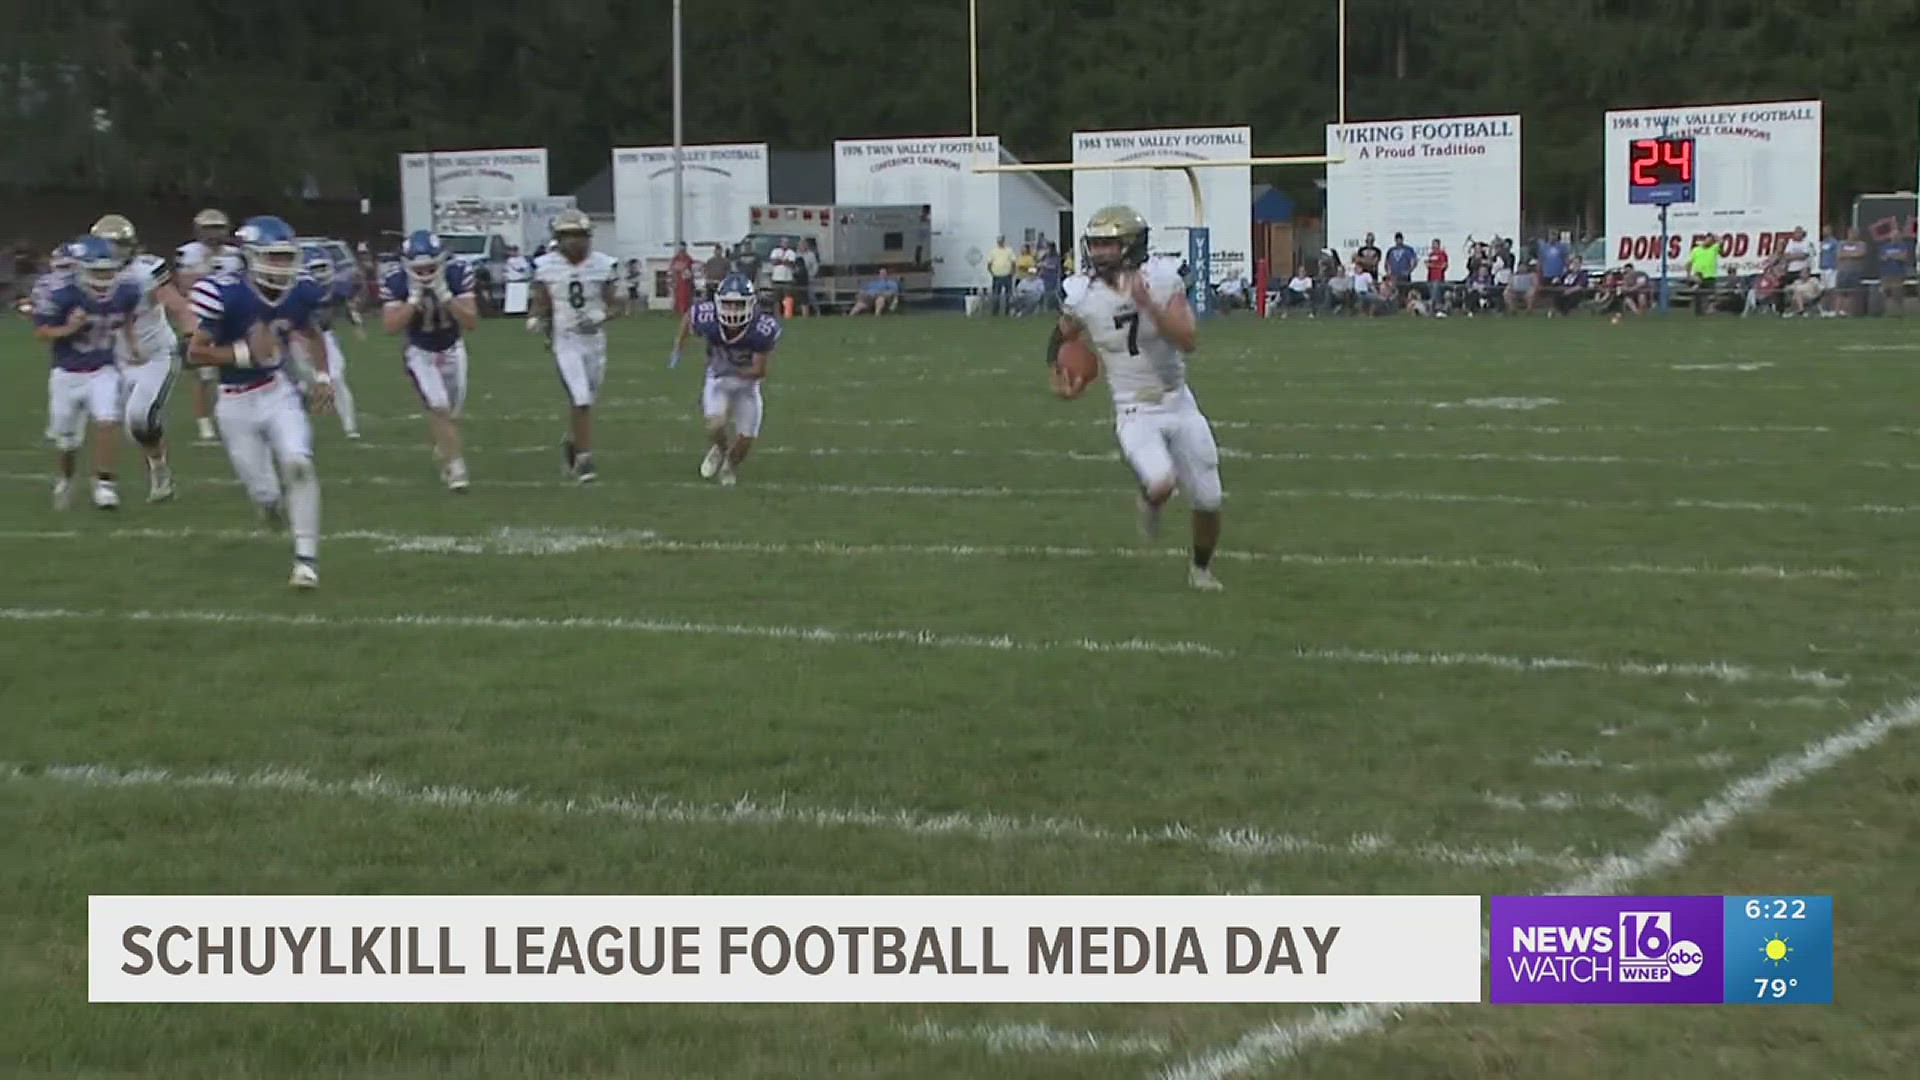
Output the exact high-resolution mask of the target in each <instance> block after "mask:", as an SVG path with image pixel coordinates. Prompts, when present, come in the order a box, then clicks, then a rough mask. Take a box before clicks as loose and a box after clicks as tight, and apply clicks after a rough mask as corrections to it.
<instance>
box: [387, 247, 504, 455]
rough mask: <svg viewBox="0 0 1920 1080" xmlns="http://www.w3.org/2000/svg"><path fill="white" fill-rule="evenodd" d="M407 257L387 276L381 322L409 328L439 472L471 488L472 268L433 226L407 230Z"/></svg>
mask: <svg viewBox="0 0 1920 1080" xmlns="http://www.w3.org/2000/svg"><path fill="white" fill-rule="evenodd" d="M400 259H401V261H400V265H398V266H395V267H394V268H393V269H392V270H390V271H388V272H387V274H386V275H385V276H384V277H382V278H381V280H380V324H381V325H382V326H384V327H386V329H387V332H388V333H390V334H399V333H404V334H406V338H407V344H406V349H405V357H406V368H407V378H409V379H411V380H413V389H414V392H416V393H418V394H419V395H420V404H421V405H422V406H423V407H425V409H426V410H427V429H428V431H429V432H430V433H431V434H432V436H433V450H434V456H435V457H437V458H439V460H440V478H441V479H442V480H444V481H445V482H446V485H447V488H448V489H449V490H451V491H456V492H459V491H465V490H467V460H466V457H465V455H464V453H463V452H462V450H461V447H460V407H461V405H462V404H464V403H465V402H466V399H467V344H466V342H465V341H462V340H461V334H462V333H463V332H465V331H468V330H471V329H473V328H474V327H475V326H477V325H478V324H479V322H480V309H479V307H478V306H477V304H478V301H477V300H476V299H475V298H474V291H473V276H472V275H471V274H470V273H469V272H468V270H467V267H466V266H464V265H463V264H461V263H458V262H448V261H447V253H446V248H445V247H443V246H442V245H441V243H440V238H439V237H438V236H435V235H434V234H433V233H432V232H429V231H428V230H426V229H420V230H417V231H415V232H413V233H412V234H410V235H409V236H408V237H407V242H406V244H405V246H403V247H402V248H401V251H400Z"/></svg>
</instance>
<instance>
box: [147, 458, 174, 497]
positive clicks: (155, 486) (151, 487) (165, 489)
mask: <svg viewBox="0 0 1920 1080" xmlns="http://www.w3.org/2000/svg"><path fill="white" fill-rule="evenodd" d="M171 498H173V467H172V466H170V465H167V464H165V463H164V462H163V463H161V464H159V465H152V466H149V467H148V468H147V501H148V502H150V503H157V502H166V501H167V500H168V499H171Z"/></svg>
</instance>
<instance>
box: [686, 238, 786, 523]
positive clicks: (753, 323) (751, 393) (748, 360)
mask: <svg viewBox="0 0 1920 1080" xmlns="http://www.w3.org/2000/svg"><path fill="white" fill-rule="evenodd" d="M689 333H693V334H698V335H700V337H702V338H704V339H706V343H707V381H706V385H705V387H704V388H703V389H702V390H701V392H700V413H701V415H702V417H704V418H705V421H706V427H707V441H708V442H709V443H710V444H711V445H710V446H709V447H708V449H707V456H706V457H705V458H702V459H701V461H700V475H701V476H702V477H703V478H705V479H708V480H711V479H713V477H714V476H715V474H718V475H719V477H720V484H721V486H722V487H732V486H733V485H734V482H735V479H736V474H737V473H738V471H739V469H740V463H741V462H743V461H745V460H746V459H747V452H748V451H750V450H752V449H753V440H754V439H755V438H757V437H758V436H759V434H760V416H761V402H760V384H761V382H763V381H764V380H765V379H766V377H767V360H768V359H769V358H771V357H772V356H773V350H774V346H776V345H778V344H779V342H780V320H779V319H778V318H776V317H774V315H773V314H772V313H770V312H769V313H762V312H759V311H756V310H755V304H754V296H753V283H752V282H750V281H748V280H747V278H746V276H745V275H743V274H728V275H727V276H726V277H725V278H724V279H722V280H721V282H720V287H719V288H717V289H715V290H714V296H713V299H711V300H702V301H701V302H700V303H697V304H695V305H693V307H692V308H691V309H689V310H688V311H687V317H686V318H685V319H682V320H681V321H680V336H679V337H677V338H675V339H674V342H673V359H672V361H671V364H673V365H677V364H678V363H679V362H680V347H681V346H682V345H683V344H685V343H686V340H687V335H688V334H689Z"/></svg>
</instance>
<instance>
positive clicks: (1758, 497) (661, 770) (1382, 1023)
mask: <svg viewBox="0 0 1920 1080" xmlns="http://www.w3.org/2000/svg"><path fill="white" fill-rule="evenodd" d="M1913 326H1914V324H1912V323H1908V322H1900V321H1881V322H1865V321H1829V322H1778V321H1773V320H1752V321H1730V320H1708V321H1695V320H1692V319H1688V318H1677V319H1672V320H1668V321H1664V322H1662V321H1646V322H1637V323H1630V324H1627V325H1623V326H1618V327H1614V326H1608V325H1606V324H1605V323H1604V322H1601V321H1598V320H1575V321H1567V322H1561V321H1552V322H1549V321H1546V320H1514V321H1495V322H1488V321H1476V322H1469V321H1465V320H1455V321H1452V322H1444V323H1435V322H1425V321H1421V322H1413V321H1380V322H1353V321H1331V322H1329V321H1321V322H1311V323H1309V322H1298V321H1291V322H1287V323H1284V324H1283V323H1279V322H1273V323H1267V324H1264V325H1261V324H1256V323H1254V322H1251V321H1247V320H1244V319H1242V320H1238V321H1234V320H1226V321H1219V322H1215V323H1211V324H1209V325H1208V326H1207V327H1206V328H1205V334H1204V341H1203V344H1202V352H1201V355H1200V356H1198V357H1197V358H1196V360H1195V362H1194V365H1193V369H1194V370H1193V381H1194V385H1195V388H1196V391H1197V393H1198V395H1199V397H1200V401H1201V403H1202V405H1203V407H1204V408H1205V409H1206V410H1207V412H1208V413H1209V414H1210V415H1211V417H1212V418H1213V420H1214V421H1215V424H1216V431H1217V435H1218V438H1219V441H1220V444H1221V446H1222V450H1223V462H1222V465H1223V472H1224V477H1225V481H1226V486H1227V490H1228V504H1227V519H1226V537H1225V542H1224V551H1223V555H1222V557H1221V559H1220V561H1219V563H1218V571H1219V573H1220V576H1221V577H1222V579H1223V580H1224V581H1225V583H1226V585H1227V591H1226V592H1225V593H1224V594H1219V595H1201V594H1197V593H1193V592H1190V591H1188V590H1187V589H1186V587H1185V582H1184V573H1183V569H1182V558H1181V551H1180V550H1179V548H1180V546H1181V541H1182V536H1181V533H1182V532H1183V531H1184V523H1183V522H1182V521H1181V519H1180V518H1179V517H1174V518H1171V519H1170V521H1169V524H1170V525H1171V526H1172V527H1171V528H1170V529H1169V530H1168V533H1167V536H1166V538H1165V540H1164V543H1165V545H1166V546H1165V547H1164V548H1163V549H1160V550H1146V549H1143V548H1142V547H1141V546H1140V545H1139V542H1138V541H1137V540H1136V539H1135V537H1134V535H1133V531H1132V530H1133V507H1132V495H1131V486H1130V482H1129V478H1128V476H1127V474H1126V472H1125V470H1124V469H1123V467H1122V466H1121V465H1120V464H1119V463H1118V461H1117V459H1116V458H1115V455H1114V452H1113V444H1112V437H1111V431H1110V424H1109V420H1108V406H1107V405H1106V404H1105V403H1104V402H1103V401H1101V400H1096V398H1099V397H1100V396H1101V395H1099V394H1098V393H1095V394H1090V395H1089V396H1088V398H1087V399H1086V400H1083V401H1079V402H1075V403H1070V404H1066V403H1060V402H1057V401H1054V400H1053V399H1052V398H1051V397H1049V396H1048V395H1047V394H1046V393H1045V391H1044V388H1043V379H1042V370H1041V364H1040V360H1039V356H1040V353H1041V351H1042V350H1041V344H1042V339H1043V338H1044V334H1045V330H1044V324H1041V323H1037V322H1013V323H1007V322H1001V323H987V322H982V321H962V320H960V319H957V318H937V317H925V318H920V317H909V318H901V319H897V320H891V321H888V320H859V321H851V322H850V321H846V320H834V321H819V322H796V323H793V324H791V325H790V326H789V328H788V331H787V334H786V337H785V339H784V341H783V343H782V346H781V350H780V353H779V355H778V356H777V357H776V359H775V362H774V365H773V378H772V380H770V382H769V383H768V385H767V389H766V397H767V422H766V428H765V432H764V441H763V444H762V452H761V453H760V454H759V455H758V456H756V457H755V458H754V459H753V460H752V461H750V462H749V463H748V467H747V469H746V470H745V471H744V472H743V474H742V481H741V484H740V486H739V487H737V488H735V489H732V490H722V489H720V488H718V487H715V486H712V485H710V484H706V483H703V482H701V481H700V480H699V479H698V478H697V476H696V472H695V466H696V464H697V462H698V459H699V456H700V451H701V445H700V441H699V436H698V425H697V418H696V412H697V400H698V391H699V382H700V375H699V371H698V365H697V363H689V364H683V365H682V366H681V368H680V369H679V370H677V371H668V370H666V368H665V363H664V361H665V356H666V352H667V347H668V344H669V342H670V339H671V335H672V329H673V328H672V325H671V323H669V322H668V321H665V320H660V319H647V320H638V321H634V322H628V323H622V324H618V325H617V326H616V327H615V333H614V338H613V359H612V363H611V364H610V368H609V374H608V380H607V385H606V387H605V390H604V395H605V399H606V400H605V403H604V404H605V407H604V408H603V409H602V410H601V412H600V417H599V441H600V452H599V454H598V455H597V456H598V460H599V465H600V469H601V475H602V482H601V483H600V484H599V485H598V486H595V487H592V488H576V487H574V486H572V485H570V484H567V483H564V482H562V480H561V479H560V477H559V454H558V451H557V449H556V444H557V442H558V438H559V435H560V432H561V423H560V416H561V409H560V406H561V400H560V395H559V393H558V390H557V387H556V385H555V380H554V377H553V374H552V372H551V368H550V366H549V362H548V361H547V360H546V359H545V358H544V356H543V353H542V351H541V349H540V348H539V346H538V344H537V342H536V341H535V339H533V338H531V337H529V336H528V335H526V334H525V333H523V332H521V331H520V330H519V328H518V326H517V324H509V323H489V324H487V325H486V326H484V327H483V328H482V331H481V332H480V333H479V334H478V335H477V337H476V338H475V340H474V341H473V343H472V346H471V350H472V355H473V375H472V379H473V387H474V389H473V395H474V396H473V397H472V399H471V400H470V402H469V413H470V416H469V419H468V421H467V431H468V437H469V440H470V445H471V452H470V462H471V465H472V468H473V475H474V484H475V488H474V491H473V492H472V494H471V495H469V496H468V497H466V498H464V499H463V498H457V497H454V496H451V495H449V494H448V493H446V492H445V491H444V490H442V489H441V488H440V487H439V486H438V483H437V478H436V475H435V471H434V466H433V462H432V460H431V458H430V456H429V454H428V452H427V450H426V448H425V434H426V433H425V427H424V424H423V422H422V421H420V420H419V419H418V418H417V417H416V416H415V415H413V414H415V413H416V412H417V405H416V402H415V400H414V398H413V396H412V392H411V390H410V388H409V386H408V384H407V381H406V379H405V377H404V376H403V374H402V372H401V370H400V366H399V362H398V359H397V355H396V352H397V350H396V349H395V348H394V346H393V345H392V343H391V342H390V341H388V340H384V339H379V338H376V339H374V340H371V341H366V342H361V341H357V340H355V339H354V338H353V336H352V335H351V334H346V335H344V342H343V343H344V344H345V346H346V348H347V350H348V352H349V355H350V356H351V358H352V365H351V378H352V384H353V387H354V390H355V393H356V395H357V396H358V397H359V399H360V402H361V409H362V411H363V413H364V414H365V417H364V421H363V427H364V429H365V431H366V433H367V438H366V440H365V442H364V444H361V445H353V444H349V443H347V442H346V441H344V440H343V439H342V438H341V436H340V432H339V429H338V425H337V423H335V422H333V421H332V420H331V419H321V420H319V421H318V422H317V424H316V426H317V429H318V436H317V442H318V446H319V455H320V457H319V467H320V470H321V476H322V482H323V486H324V490H325V529H326V532H327V533H328V538H327V540H326V541H325V543H324V546H323V550H322V561H321V566H322V575H323V587H322V589H321V590H320V591H319V592H318V593H315V594H311V595H295V594H293V593H292V592H290V591H289V590H288V589H287V588H286V586H285V578H286V572H287V569H288V564H289V561H290V560H289V550H288V546H287V543H286V541H285V539H284V538H283V537H280V536H271V535H267V534H264V533H260V532H257V531H256V530H255V528H254V523H253V518H252V516H251V512H250V508H249V507H248V506H247V505H246V502H245V500H244V498H243V497H242V496H241V494H240V493H239V490H238V489H237V488H236V487H235V486H234V485H233V484H232V483H231V482H230V477H231V473H230V470H229V468H228V465H227V463H226V460H225V457H224V454H223V453H222V452H221V451H219V450H217V449H203V448H193V447H187V446H181V447H179V448H177V450H176V454H175V457H176V467H177V472H178V474H179V476H180V477H181V480H182V490H181V496H180V498H179V499H178V500H176V501H175V502H173V503H171V504H168V505H163V506H157V507H150V506H148V505H146V504H144V503H143V502H141V501H140V500H141V497H142V496H143V495H144V486H143V484H142V483H141V481H140V479H139V477H138V475H137V474H138V469H137V467H136V468H134V469H123V476H125V477H126V480H125V481H124V482H123V494H124V495H125V496H126V497H127V506H126V508H125V509H123V510H122V511H120V512H119V513H118V514H116V515H108V514H102V513H98V512H95V511H92V510H81V509H75V510H71V511H68V512H66V513H56V512H54V511H53V510H52V509H51V508H50V503H49V500H48V498H47V485H46V477H47V470H48V468H49V457H50V454H49V452H48V451H46V450H45V448H44V447H43V445H42V440H41V438H40V432H41V430H42V429H43V427H44V425H45V418H44V400H45V391H44V380H45V377H44V374H43V372H44V370H45V364H44V361H43V360H42V358H41V354H40V350H39V348H38V347H37V346H35V345H34V344H33V343H32V341H31V340H30V339H29V337H28V335H27V333H26V332H25V329H24V327H23V325H21V323H20V321H19V320H17V319H15V320H9V321H8V323H7V325H5V326H4V327H0V359H3V360H4V364H3V365H0V380H3V382H0V388H3V391H4V392H3V393H0V403H4V404H0V432H4V433H5V434H4V435H3V436H0V475H3V476H4V483H0V562H3V563H4V566H5V570H4V576H3V577H0V581H3V582H4V584H3V585H0V642H3V643H4V646H3V649H0V654H3V655H4V656H5V657H6V661H5V664H4V667H0V702H4V707H0V714H3V715H4V718H3V719H0V763H3V764H0V832H3V833H4V839H3V840H0V854H3V855H4V857H3V858H0V908H4V909H5V910H7V911H8V912H10V913H11V916H10V917H9V918H8V920H7V921H8V922H9V924H10V925H11V926H12V929H11V930H10V931H8V932H7V933H6V934H5V935H4V939H0V940H4V945H0V1000H4V1001H5V1002H7V1003H8V1008H6V1009H5V1011H4V1013H3V1014H0V1047H4V1050H0V1074H4V1075H6V1076H9V1077H15V1076H17V1077H46V1078H54V1077H59V1078H74V1077H168V1078H175V1077H181V1078H189V1077H190V1078H200V1077H209V1078H239V1077H260V1078H270V1077H271V1078H283V1077H302V1078H323V1077H324V1078H336V1077H337V1078H347V1077H354V1078H361V1077H463V1078H464V1077H471V1078H496V1077H497V1078H507V1077H512V1078H527V1080H533V1078H551V1077H578V1078H602V1080H612V1078H634V1077H648V1078H652V1077H670V1078H713V1080H720V1078H727V1080H739V1078H748V1077H872V1078H880V1077H886V1078H906V1077H994V1078H995V1080H1026V1078H1035V1080H1037V1078H1042V1077H1045V1078H1094V1077H1099V1078H1108V1077H1143V1078H1144V1077H1148V1076H1173V1077H1180V1078H1182V1080H1215V1078H1217V1077H1225V1076H1267V1077H1366V1078H1374V1077H1379V1078H1395V1080H1400V1078H1412V1077H1420V1078H1462V1080H1465V1078H1478V1077H1511V1078H1536V1077H1542V1076H1549V1075H1551V1076H1556V1077H1561V1078H1564V1080H1603V1078H1612V1077H1645V1076H1681V1075H1685V1076H1692V1077H1699V1078H1708V1077H1712V1078H1718V1077H1729V1078H1739V1080H1752V1078H1756V1077H1810V1076H1820V1077H1846V1078H1866V1077H1906V1076H1910V1075H1911V1070H1912V1063H1913V1062H1914V1061H1915V1060H1920V995H1916V993H1915V988H1916V987H1920V928H1917V927H1916V926H1915V924H1914V923H1913V922H1911V921H1909V919H1908V918H1907V916H1908V915H1909V914H1910V913H1911V909H1912V907H1913V903H1914V900H1915V898H1916V897H1920V818H1916V816H1915V814H1914V807H1915V800H1916V796H1920V732H1916V731H1915V730H1914V722H1915V721H1916V720H1920V705H1915V704H1913V703H1912V702H1911V701H1910V698H1911V695H1912V694H1913V693H1914V686H1915V679H1914V672H1915V653H1916V650H1917V649H1920V633H1917V632H1916V628H1917V627H1920V577H1917V576H1916V568H1917V567H1916V563H1920V529H1917V526H1920V493H1917V492H1916V488H1920V454H1916V453H1915V448H1916V444H1917V443H1920V415H1916V405H1920V338H1916V337H1915V335H1914V330H1913ZM170 416H171V423H172V426H173V430H174V432H175V433H176V435H179V436H185V435H187V434H189V433H190V421H189V419H188V417H189V413H188V409H187V402H186V400H185V397H184V395H176V398H175V401H174V402H173V405H172V407H171V409H170ZM126 460H127V461H128V462H129V463H131V462H132V461H133V457H132V455H131V453H130V452H128V453H127V457H126ZM296 617H297V618H298V621H295V620H296ZM1876 713H1877V714H1879V715H1880V716H1881V717H1882V718H1883V720H1885V721H1886V722H1885V723H1884V724H1882V725H1881V726H1880V727H1877V728H1871V729H1865V728H1862V727H1861V725H1862V723H1863V722H1864V721H1866V720H1867V718H1868V717H1870V716H1872V715H1875V714H1876ZM1863 730H1869V731H1871V732H1872V733H1873V734H1874V735H1878V734H1881V733H1884V734H1885V737H1884V739H1880V740H1878V741H1874V740H1873V739H1870V738H1863V739H1861V740H1859V741H1858V743H1857V744H1847V746H1846V749H1847V750H1849V751H1851V752H1846V753H1834V754H1830V755H1827V756H1824V757H1822V756H1820V755H1819V754H1817V753H1816V754H1813V755H1812V756H1809V752H1808V751H1807V750H1806V748H1807V747H1808V746H1809V745H1810V744H1814V743H1816V742H1817V741H1819V740H1822V739H1825V738H1828V737H1830V736H1835V735H1837V734H1841V733H1848V732H1851V733H1854V734H1856V735H1857V734H1859V733H1860V732H1861V731H1863ZM1828 766H1831V767H1828ZM1769 769H1773V770H1774V773H1772V774H1770V773H1769V772H1768V770H1769ZM1782 769H1784V770H1785V771H1784V772H1782V771H1781V770H1782ZM1769 775H1773V776H1774V777H1775V779H1778V780H1780V781H1781V782H1780V783H1778V784H1775V785H1773V786H1767V784H1765V783H1761V784H1759V785H1758V786H1756V785H1755V783H1754V782H1753V778H1755V777H1760V778H1763V779H1764V778H1765V777H1767V776H1769ZM375 777H377V778H379V780H378V782H373V781H372V780H371V779H370V778H375ZM356 782H358V783H356ZM497 789H504V791H505V792H506V794H502V793H501V790H497ZM1723 811H1724V813H1723ZM1702 823H1704V825H1703V824H1702ZM1696 826H1699V827H1696ZM1610 858H1611V859H1612V860H1613V861H1607V860H1609V859H1610ZM1593 881H1602V882H1604V883H1606V884H1607V885H1608V886H1609V887H1614V888H1618V889H1619V890H1620V891H1626V892H1643V893H1676V892H1687V891H1695V892H1707V893H1721V892H1726V893H1739V892H1812V893H1832V894H1834V895H1835V896H1836V897H1837V900H1836V906H1837V909H1838V912H1839V915H1838V929H1837V944H1838V958H1837V961H1836V972H1835V974H1836V995H1837V1000H1838V1004H1836V1005H1835V1006H1833V1007H1830V1008H1788V1009H1761V1008H1732V1007H1729V1008H1722V1009H1678V1010H1676V1009H1664V1010H1663V1009H1639V1008H1633V1009H1626V1008H1616V1009H1593V1008H1588V1009H1575V1008H1539V1009H1496V1008H1493V1007H1490V1006H1480V1007H1468V1006H1459V1007H1446V1008H1433V1009H1421V1010H1411V1011H1408V1012H1407V1013H1406V1014H1405V1015H1402V1016H1391V1015H1385V1014H1383V1013H1380V1012H1378V1011H1373V1012H1369V1011H1366V1010H1354V1011H1348V1012H1342V1011H1340V1010H1339V1009H1338V1007H1329V1008H1327V1009H1325V1010H1320V1011H1317V1012H1316V1011H1315V1010H1309V1009H1305V1008H1300V1009H1285V1008H1279V1009H1276V1008H1271V1007H1253V1006H1243V1007H1228V1006H1204V1007H1203V1006H1121V1005H1101V1006H1038V1005H1021V1006H979V1007H959V1006H897V1007H880V1006H858V1007H856V1006H809V1007H798V1006H789V1007H775V1006H764V1005H762V1006H692V1005H687V1006H673V1007H642V1006H624V1007H617V1006H593V1007H575V1006H560V1005H546V1006H270V1005H257V1006H213V1005H172V1006H160V1005H88V1004H87V1003H86V984H85V973H84V961H85V955H86V953H85V929H86V920H85V913H86V907H85V901H86V897H87V895H88V894H89V893H97V892H117V893H140V892H198V893H254V892H260V893H272V892H298V893H307V892H312V893H326V892H348V893H496V892H505V893H675V892H688V893H761V892H766V893H835V892H872V893H973V892H988V893H1028V892H1033V893H1183V892H1194V893H1347V892H1359V893H1371V892H1396V893H1476V894H1481V895H1488V894H1493V893H1499V892H1524V891H1544V890H1549V889H1555V888H1566V887H1569V886H1573V885H1576V884H1577V883H1581V882H1593Z"/></svg>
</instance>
